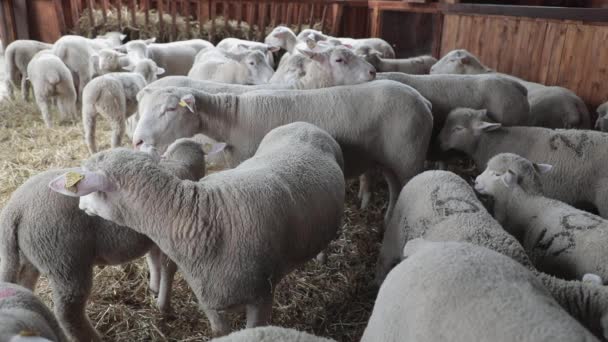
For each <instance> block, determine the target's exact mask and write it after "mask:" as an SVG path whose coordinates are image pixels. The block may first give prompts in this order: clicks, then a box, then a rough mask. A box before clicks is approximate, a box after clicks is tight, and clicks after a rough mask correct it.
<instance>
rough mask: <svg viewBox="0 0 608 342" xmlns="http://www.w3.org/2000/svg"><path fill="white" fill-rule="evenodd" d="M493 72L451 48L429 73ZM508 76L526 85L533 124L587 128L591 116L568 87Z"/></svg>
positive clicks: (589, 126) (549, 126)
mask: <svg viewBox="0 0 608 342" xmlns="http://www.w3.org/2000/svg"><path fill="white" fill-rule="evenodd" d="M483 73H495V72H494V71H493V70H491V69H490V68H488V67H486V66H485V65H483V64H482V63H481V62H480V61H479V59H478V58H477V57H475V56H474V55H473V54H471V53H470V52H468V51H467V50H454V51H451V52H450V53H448V54H446V55H445V56H444V57H443V58H442V59H441V60H439V62H437V63H436V64H435V65H434V66H433V67H432V68H431V74H483ZM499 75H502V76H506V77H509V78H511V79H513V80H515V81H517V82H519V83H521V84H522V85H523V86H524V87H526V88H527V89H528V101H529V102H530V114H531V116H532V118H533V120H534V122H533V123H532V125H533V126H541V127H548V128H583V129H589V128H591V117H590V115H589V111H588V110H587V106H586V105H585V103H584V102H583V100H581V98H579V97H578V96H577V95H576V94H575V93H573V92H572V91H570V90H568V89H566V88H562V87H554V86H545V85H543V84H539V83H534V82H528V81H524V80H522V79H520V78H517V77H514V76H511V75H506V74H499Z"/></svg>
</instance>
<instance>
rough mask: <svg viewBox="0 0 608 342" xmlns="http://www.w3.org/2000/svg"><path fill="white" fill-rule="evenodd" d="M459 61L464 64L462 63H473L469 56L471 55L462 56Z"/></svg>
mask: <svg viewBox="0 0 608 342" xmlns="http://www.w3.org/2000/svg"><path fill="white" fill-rule="evenodd" d="M458 62H460V64H462V65H468V64H471V57H469V56H463V57H461V58H459V59H458Z"/></svg>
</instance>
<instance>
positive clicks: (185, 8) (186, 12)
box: [182, 0, 192, 39]
mask: <svg viewBox="0 0 608 342" xmlns="http://www.w3.org/2000/svg"><path fill="white" fill-rule="evenodd" d="M182 5H183V6H182V9H183V11H184V19H185V20H186V39H190V38H192V36H191V35H190V19H191V18H190V0H185V1H184V0H182Z"/></svg>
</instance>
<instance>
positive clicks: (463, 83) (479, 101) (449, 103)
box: [377, 72, 530, 131]
mask: <svg viewBox="0 0 608 342" xmlns="http://www.w3.org/2000/svg"><path fill="white" fill-rule="evenodd" d="M377 77H378V79H388V80H393V81H397V82H400V83H403V84H406V85H409V86H411V87H412V88H414V89H416V90H418V91H419V92H420V94H422V96H424V97H425V98H426V99H428V100H429V101H430V102H431V104H432V106H433V119H434V125H435V128H436V129H437V131H438V130H439V129H441V127H442V126H443V123H444V122H445V119H446V117H447V115H448V114H449V113H450V111H452V110H453V109H456V108H459V107H464V108H473V109H486V110H487V116H488V117H489V118H491V119H492V120H494V121H496V122H500V123H502V124H504V125H505V126H525V125H527V124H528V123H530V115H529V111H530V107H529V105H528V100H527V91H526V88H524V87H523V86H521V85H520V84H519V83H518V82H515V81H512V80H510V79H508V78H506V77H501V76H497V75H408V74H404V73H401V72H383V73H379V74H378V75H377Z"/></svg>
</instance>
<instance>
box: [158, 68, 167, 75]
mask: <svg viewBox="0 0 608 342" xmlns="http://www.w3.org/2000/svg"><path fill="white" fill-rule="evenodd" d="M164 73H165V69H163V68H161V67H158V68H156V74H157V75H162V74H164Z"/></svg>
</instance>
